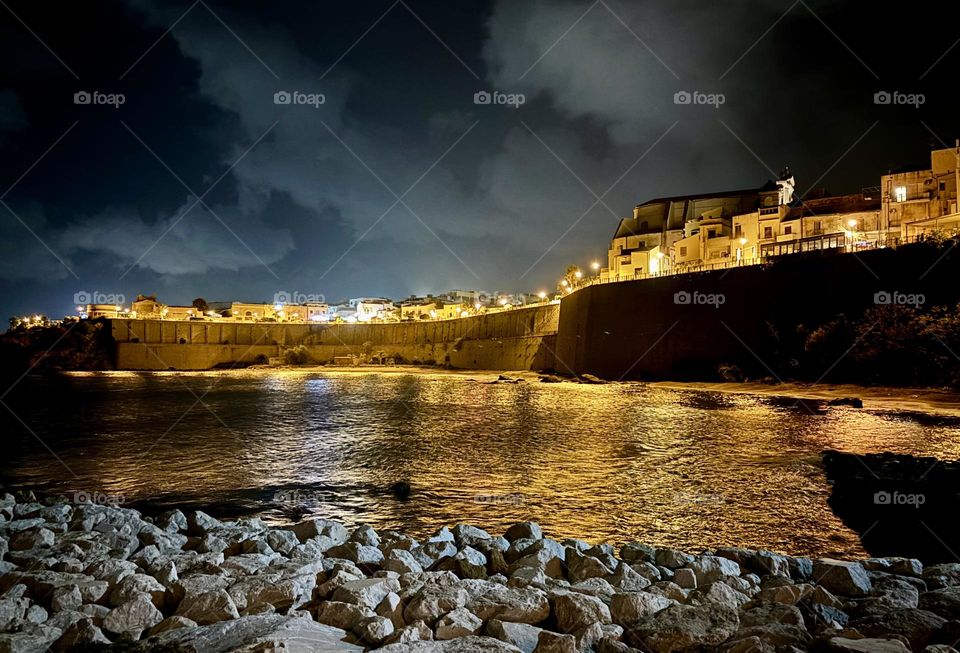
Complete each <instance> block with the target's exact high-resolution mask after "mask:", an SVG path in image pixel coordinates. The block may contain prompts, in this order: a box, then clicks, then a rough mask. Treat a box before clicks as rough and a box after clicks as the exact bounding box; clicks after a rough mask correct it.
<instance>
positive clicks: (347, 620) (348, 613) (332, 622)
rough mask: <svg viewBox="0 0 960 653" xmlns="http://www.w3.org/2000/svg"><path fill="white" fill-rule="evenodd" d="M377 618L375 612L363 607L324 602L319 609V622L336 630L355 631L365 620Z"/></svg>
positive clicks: (337, 602) (338, 602)
mask: <svg viewBox="0 0 960 653" xmlns="http://www.w3.org/2000/svg"><path fill="white" fill-rule="evenodd" d="M375 616H377V615H376V614H375V613H374V611H373V610H371V609H370V608H367V607H365V606H362V605H354V604H353V603H342V602H340V601H323V602H322V603H321V604H320V605H319V606H318V607H317V621H319V622H320V623H322V624H325V625H327V626H333V627H334V628H342V629H343V630H353V629H354V627H356V626H357V624H359V623H360V622H361V621H363V620H364V619H369V618H370V617H375Z"/></svg>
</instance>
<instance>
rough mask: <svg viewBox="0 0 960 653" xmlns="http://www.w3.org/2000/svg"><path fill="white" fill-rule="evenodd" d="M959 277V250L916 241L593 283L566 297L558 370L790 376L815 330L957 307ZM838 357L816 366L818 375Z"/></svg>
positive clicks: (629, 375)
mask: <svg viewBox="0 0 960 653" xmlns="http://www.w3.org/2000/svg"><path fill="white" fill-rule="evenodd" d="M958 278H960V254H958V253H957V252H956V251H955V248H954V247H952V246H949V245H947V246H944V247H937V246H934V245H921V244H917V245H907V246H904V247H899V248H896V249H877V250H871V251H866V252H858V253H856V254H852V253H835V252H828V251H823V252H819V253H814V254H812V255H794V256H788V257H784V258H783V259H781V260H779V261H776V262H773V263H770V264H768V265H763V266H749V267H743V268H731V269H726V270H715V271H710V272H701V273H697V274H686V275H676V276H667V277H661V278H657V279H649V280H641V281H624V282H620V283H607V284H599V285H594V286H590V287H587V288H583V289H581V290H579V291H577V292H575V293H572V294H571V295H569V296H567V297H565V298H564V299H563V302H562V311H561V317H560V325H559V329H558V337H557V348H556V350H555V351H556V365H555V368H556V370H557V371H558V372H560V373H563V374H574V373H575V374H584V373H590V374H595V375H597V376H599V377H601V378H604V379H611V380H616V379H637V378H648V379H681V380H689V379H704V378H716V375H717V371H718V367H719V366H720V365H724V364H735V365H737V366H738V367H741V368H743V369H745V370H746V369H750V370H751V371H752V376H754V378H760V377H764V376H769V377H771V378H775V377H777V376H778V375H779V374H783V375H784V376H785V377H789V376H791V375H793V374H794V373H796V370H795V369H793V368H791V367H790V363H791V360H789V359H790V357H791V356H792V355H793V353H792V352H794V351H796V347H797V343H798V342H799V348H800V349H801V350H802V347H803V342H802V338H803V336H804V334H805V333H807V332H809V330H810V329H811V328H815V327H817V326H819V325H821V324H823V323H824V322H827V321H829V320H832V319H834V318H836V317H837V316H838V315H840V314H847V315H858V314H861V313H862V312H863V311H865V310H866V309H869V308H873V307H875V306H877V305H881V304H885V303H886V304H901V305H904V306H906V307H909V304H908V303H909V302H910V300H911V297H918V296H922V299H923V301H922V302H921V306H922V307H923V308H929V307H931V306H934V305H956V304H957V303H958V302H960V284H958V283H957V281H956V280H957V279H958ZM885 300H886V301H885ZM791 347H793V349H791ZM837 357H839V354H838V355H837ZM837 362H839V361H837V360H836V358H834V359H833V360H828V361H827V362H826V363H825V369H817V370H810V373H811V374H812V378H811V380H818V377H820V378H822V377H821V375H822V374H824V373H826V372H828V371H829V368H826V366H829V365H831V364H836V363H837ZM775 369H780V370H781V372H779V373H778V372H776V371H774V370H775Z"/></svg>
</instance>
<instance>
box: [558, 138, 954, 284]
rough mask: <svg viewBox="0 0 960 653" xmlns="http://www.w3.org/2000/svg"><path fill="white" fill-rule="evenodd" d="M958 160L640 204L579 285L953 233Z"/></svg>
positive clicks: (948, 157) (950, 155)
mask: <svg viewBox="0 0 960 653" xmlns="http://www.w3.org/2000/svg"><path fill="white" fill-rule="evenodd" d="M958 162H960V141H958V142H957V146H956V147H954V148H945V149H938V150H933V151H931V152H930V164H929V167H927V166H925V165H924V166H920V167H916V166H910V167H906V168H903V169H899V170H893V171H890V172H889V173H888V174H885V175H882V176H881V177H880V185H879V186H873V187H868V188H863V189H861V191H860V192H858V193H852V194H846V195H829V194H828V193H826V191H824V190H822V189H812V190H811V191H809V192H807V193H805V194H804V195H803V197H802V198H799V197H797V198H795V195H797V192H796V191H797V189H796V180H795V178H794V176H793V175H792V174H791V172H790V170H789V168H785V169H784V170H783V171H781V173H780V175H779V178H778V179H777V180H771V181H769V182H767V184H765V185H764V186H762V187H760V188H754V189H747V190H735V191H721V192H717V193H709V194H698V195H684V196H677V197H663V198H658V199H653V200H649V201H647V202H644V203H642V204H638V205H637V206H636V207H634V209H633V215H632V216H630V217H628V218H623V219H622V220H620V223H619V225H618V226H617V230H616V232H615V233H614V235H613V239H612V240H611V242H610V248H609V250H608V253H607V265H606V267H604V268H602V269H601V270H600V271H599V274H598V275H596V276H594V277H592V278H585V279H586V281H600V282H607V281H626V280H632V279H643V278H647V277H655V276H661V275H665V274H683V273H688V272H696V271H699V270H705V269H715V268H724V267H734V266H740V265H755V264H759V263H762V262H764V261H769V260H771V259H774V258H776V257H779V256H785V255H790V254H799V253H804V252H813V251H818V250H841V251H847V252H857V251H861V250H865V249H875V248H882V247H896V246H897V245H899V244H903V243H909V242H915V241H917V240H922V239H924V238H931V237H949V236H954V235H956V234H957V233H958V230H960V213H958V209H957V187H958V185H960V184H958V177H960V164H958ZM570 285H571V287H573V286H576V285H577V284H576V283H572V284H570Z"/></svg>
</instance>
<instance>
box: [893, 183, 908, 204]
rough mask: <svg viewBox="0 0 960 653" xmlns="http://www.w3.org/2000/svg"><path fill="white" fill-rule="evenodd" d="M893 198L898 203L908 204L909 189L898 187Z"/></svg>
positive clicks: (894, 190)
mask: <svg viewBox="0 0 960 653" xmlns="http://www.w3.org/2000/svg"><path fill="white" fill-rule="evenodd" d="M893 196H894V199H895V200H896V201H897V202H906V201H907V187H906V186H897V187H896V188H894V189H893Z"/></svg>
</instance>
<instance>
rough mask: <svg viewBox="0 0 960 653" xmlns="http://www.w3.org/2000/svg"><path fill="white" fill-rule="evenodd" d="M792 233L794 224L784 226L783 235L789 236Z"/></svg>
mask: <svg viewBox="0 0 960 653" xmlns="http://www.w3.org/2000/svg"><path fill="white" fill-rule="evenodd" d="M792 233H793V226H792V225H787V226H786V227H784V228H783V235H785V236H789V235H790V234H792Z"/></svg>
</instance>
